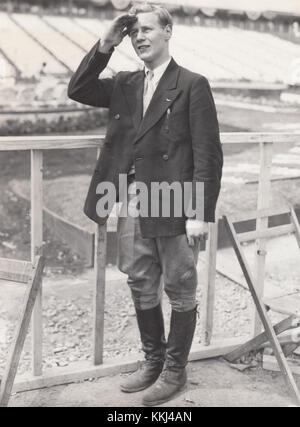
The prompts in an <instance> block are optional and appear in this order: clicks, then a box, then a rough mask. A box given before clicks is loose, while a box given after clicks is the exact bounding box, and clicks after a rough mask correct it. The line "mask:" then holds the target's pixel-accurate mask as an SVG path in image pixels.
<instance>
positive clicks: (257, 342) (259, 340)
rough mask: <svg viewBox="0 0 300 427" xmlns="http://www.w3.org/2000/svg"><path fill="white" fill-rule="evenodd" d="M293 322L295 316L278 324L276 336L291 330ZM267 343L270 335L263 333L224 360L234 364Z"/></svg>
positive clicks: (275, 327)
mask: <svg viewBox="0 0 300 427" xmlns="http://www.w3.org/2000/svg"><path fill="white" fill-rule="evenodd" d="M293 322H294V316H290V317H288V318H287V319H284V320H282V321H281V322H279V323H277V325H275V326H274V331H275V333H276V335H279V334H280V333H281V332H283V331H285V330H287V329H289V328H290V327H291V326H292V325H293ZM266 341H268V335H267V333H266V332H263V333H261V334H259V335H257V336H256V337H255V338H252V339H251V340H250V341H248V342H246V343H245V344H244V345H242V346H240V347H238V348H236V349H234V350H233V351H232V352H231V353H229V354H226V355H225V356H224V358H225V359H226V360H227V361H228V362H234V361H235V360H236V359H239V358H240V357H242V356H244V355H245V354H247V353H249V352H250V351H253V350H258V349H259V347H260V346H261V345H262V344H263V343H265V342H266Z"/></svg>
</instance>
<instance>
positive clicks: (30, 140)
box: [0, 132, 300, 151]
mask: <svg viewBox="0 0 300 427" xmlns="http://www.w3.org/2000/svg"><path fill="white" fill-rule="evenodd" d="M221 141H222V143H223V144H260V143H263V142H272V143H274V144H276V143H284V142H286V143H298V142H299V141H300V133H285V132H282V133H281V132H274V133H272V132H224V133H221ZM103 143H104V135H87V136H82V135H70V136H68V135H57V136H56V135H55V136H51V135H45V136H2V137H0V151H12V150H59V149H75V148H92V147H94V148H101V147H102V146H103Z"/></svg>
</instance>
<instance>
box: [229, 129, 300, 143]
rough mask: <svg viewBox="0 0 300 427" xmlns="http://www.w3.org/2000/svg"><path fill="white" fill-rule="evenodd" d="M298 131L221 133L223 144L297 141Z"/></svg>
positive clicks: (299, 134) (299, 136) (298, 138)
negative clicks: (293, 132)
mask: <svg viewBox="0 0 300 427" xmlns="http://www.w3.org/2000/svg"><path fill="white" fill-rule="evenodd" d="M299 141H300V133H299V132H298V133H295V134H292V133H285V132H226V133H221V142H222V143H223V144H261V143H265V142H267V143H273V144H276V143H280V142H286V143H295V144H296V143H298V142H299Z"/></svg>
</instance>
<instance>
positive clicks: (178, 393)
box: [142, 384, 187, 406]
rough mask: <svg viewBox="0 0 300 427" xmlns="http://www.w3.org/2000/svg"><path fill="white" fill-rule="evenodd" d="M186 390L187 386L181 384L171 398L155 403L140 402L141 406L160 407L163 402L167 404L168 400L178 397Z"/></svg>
mask: <svg viewBox="0 0 300 427" xmlns="http://www.w3.org/2000/svg"><path fill="white" fill-rule="evenodd" d="M186 389H187V384H183V385H182V386H181V387H180V388H179V389H178V390H177V391H176V392H175V393H174V394H172V396H169V397H168V398H166V399H161V400H156V401H155V402H145V401H144V400H143V401H142V403H143V405H145V406H157V405H162V404H163V403H165V402H169V401H170V400H172V399H174V398H175V397H178V396H179V395H180V394H181V393H182V392H184V391H185V390H186Z"/></svg>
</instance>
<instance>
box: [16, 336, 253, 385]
mask: <svg viewBox="0 0 300 427" xmlns="http://www.w3.org/2000/svg"><path fill="white" fill-rule="evenodd" d="M248 339H249V337H240V338H231V339H226V340H222V341H213V342H212V343H211V345H210V346H208V347H207V346H203V345H199V344H194V345H193V347H192V350H191V352H190V355H189V361H191V362H192V361H196V360H205V359H210V358H213V357H219V356H222V355H223V354H226V353H228V352H229V351H231V350H232V349H234V348H235V347H237V346H238V345H242V344H243V343H244V342H245V341H246V340H248ZM141 357H142V356H141V354H135V355H132V356H131V357H121V358H120V357H119V358H116V359H111V360H107V361H104V363H103V364H102V365H99V366H95V365H93V364H91V362H87V361H84V362H75V363H72V365H70V366H68V367H67V368H53V369H51V370H48V371H45V372H44V374H43V375H42V376H39V377H33V376H32V375H30V374H28V373H26V374H23V375H20V376H18V377H17V378H16V381H15V384H14V388H13V392H20V391H29V390H34V389H39V388H44V387H52V386H55V385H60V384H69V383H73V382H76V381H84V380H88V379H90V378H102V377H105V376H109V375H117V374H119V373H126V372H132V371H134V370H136V369H137V368H138V366H139V363H140V360H141Z"/></svg>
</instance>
